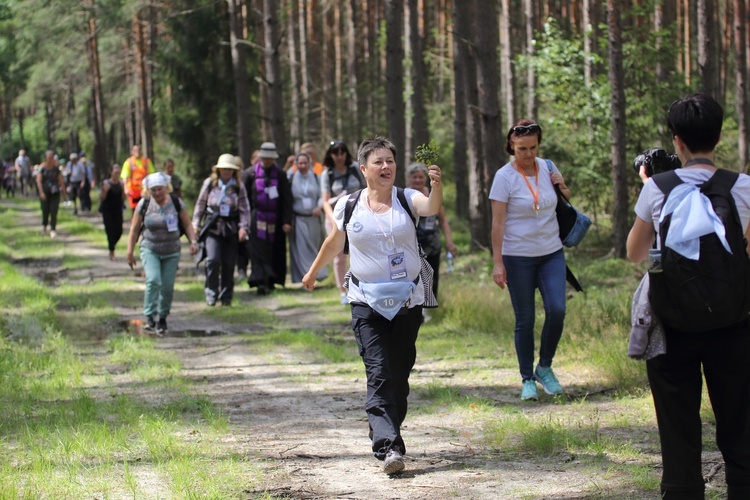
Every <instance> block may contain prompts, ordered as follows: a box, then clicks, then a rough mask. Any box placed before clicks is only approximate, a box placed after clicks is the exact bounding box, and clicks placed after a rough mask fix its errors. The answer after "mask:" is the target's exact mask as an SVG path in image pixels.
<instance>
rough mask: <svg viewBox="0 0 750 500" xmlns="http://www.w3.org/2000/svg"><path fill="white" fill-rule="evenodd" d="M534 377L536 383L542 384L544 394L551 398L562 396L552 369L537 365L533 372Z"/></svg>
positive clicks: (560, 387) (561, 390)
mask: <svg viewBox="0 0 750 500" xmlns="http://www.w3.org/2000/svg"><path fill="white" fill-rule="evenodd" d="M534 377H536V379H537V381H539V383H540V384H542V387H543V388H544V392H546V393H547V394H549V395H552V396H554V395H555V394H562V392H563V388H562V386H561V385H560V382H558V381H557V377H555V372H553V371H552V367H550V366H547V367H544V366H539V365H537V366H536V370H534Z"/></svg>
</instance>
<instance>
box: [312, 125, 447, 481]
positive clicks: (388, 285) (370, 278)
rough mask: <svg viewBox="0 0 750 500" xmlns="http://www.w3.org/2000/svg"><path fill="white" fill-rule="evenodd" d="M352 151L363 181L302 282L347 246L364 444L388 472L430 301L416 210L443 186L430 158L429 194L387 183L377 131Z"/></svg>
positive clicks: (434, 199) (391, 173)
mask: <svg viewBox="0 0 750 500" xmlns="http://www.w3.org/2000/svg"><path fill="white" fill-rule="evenodd" d="M357 156H358V160H359V163H360V166H359V168H360V171H361V172H362V174H363V177H364V179H365V182H366V184H367V187H365V188H364V189H361V190H359V191H356V192H354V193H351V194H349V195H348V196H344V197H342V198H341V199H340V200H339V201H338V202H337V203H336V206H335V207H334V209H333V221H334V225H333V228H332V231H331V233H330V234H329V235H328V237H327V238H326V240H325V241H324V242H323V246H322V247H321V249H320V252H318V256H317V257H316V258H315V261H314V262H313V264H312V266H310V270H309V271H308V272H307V274H305V276H304V277H303V278H302V283H303V284H304V286H305V288H306V289H307V290H313V289H314V288H315V279H316V277H317V275H318V272H319V271H320V270H321V269H322V268H323V267H325V266H327V265H328V264H329V263H330V262H331V261H332V260H333V259H334V257H336V256H337V255H339V253H340V252H341V251H342V250H343V251H344V252H348V251H349V250H351V253H350V257H351V266H350V269H349V273H347V276H348V282H347V283H346V285H348V297H347V298H348V301H349V305H350V307H351V311H352V327H353V330H354V338H355V340H356V342H357V346H358V348H359V354H360V356H361V357H362V361H363V363H364V365H365V372H366V374H367V399H366V402H365V412H366V413H367V418H368V421H369V424H370V439H371V441H372V452H373V454H374V456H375V458H377V459H378V460H382V461H383V471H384V472H385V473H386V474H389V475H391V474H397V473H399V472H401V471H402V470H403V469H404V466H405V465H404V454H405V453H406V446H405V444H404V440H403V438H402V436H401V424H402V423H403V422H404V419H405V418H406V411H407V406H408V405H407V397H408V395H409V374H410V372H411V369H412V368H413V366H414V362H415V361H416V357H417V350H416V341H417V335H418V333H419V327H420V326H421V325H422V308H423V307H435V306H436V305H437V304H435V301H434V296H433V295H432V268H430V266H429V264H427V263H426V261H424V259H423V258H422V255H421V253H420V249H419V245H418V243H417V231H416V218H417V217H426V216H430V215H434V214H436V213H437V212H438V211H439V210H440V207H441V206H442V204H443V189H442V185H441V184H440V168H439V167H438V166H437V165H430V166H429V168H428V175H429V177H430V180H431V181H432V191H431V192H430V196H429V197H427V196H425V195H424V194H422V193H421V192H419V191H416V190H414V189H401V188H397V187H395V186H394V182H395V180H396V160H395V158H396V147H395V146H394V145H393V143H392V142H391V141H390V140H388V139H386V138H384V137H375V138H373V139H368V140H365V141H363V142H362V144H361V145H360V147H359V153H358V155H357Z"/></svg>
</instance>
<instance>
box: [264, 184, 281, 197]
mask: <svg viewBox="0 0 750 500" xmlns="http://www.w3.org/2000/svg"><path fill="white" fill-rule="evenodd" d="M266 194H268V197H269V198H270V199H272V200H275V199H276V198H278V197H279V188H278V187H276V186H269V187H267V188H266Z"/></svg>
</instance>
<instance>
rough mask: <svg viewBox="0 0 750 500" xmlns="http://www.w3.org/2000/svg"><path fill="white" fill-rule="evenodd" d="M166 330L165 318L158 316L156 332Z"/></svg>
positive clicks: (164, 331)
mask: <svg viewBox="0 0 750 500" xmlns="http://www.w3.org/2000/svg"><path fill="white" fill-rule="evenodd" d="M166 332H167V318H159V325H158V326H157V327H156V333H166Z"/></svg>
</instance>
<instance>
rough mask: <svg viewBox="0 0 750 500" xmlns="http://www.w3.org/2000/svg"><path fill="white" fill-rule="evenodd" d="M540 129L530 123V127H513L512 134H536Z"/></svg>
mask: <svg viewBox="0 0 750 500" xmlns="http://www.w3.org/2000/svg"><path fill="white" fill-rule="evenodd" d="M541 129H542V128H541V127H540V126H539V125H537V124H536V123H532V124H531V125H516V126H515V127H513V132H514V133H516V134H518V135H526V134H531V133H534V132H537V131H539V130H541Z"/></svg>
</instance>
